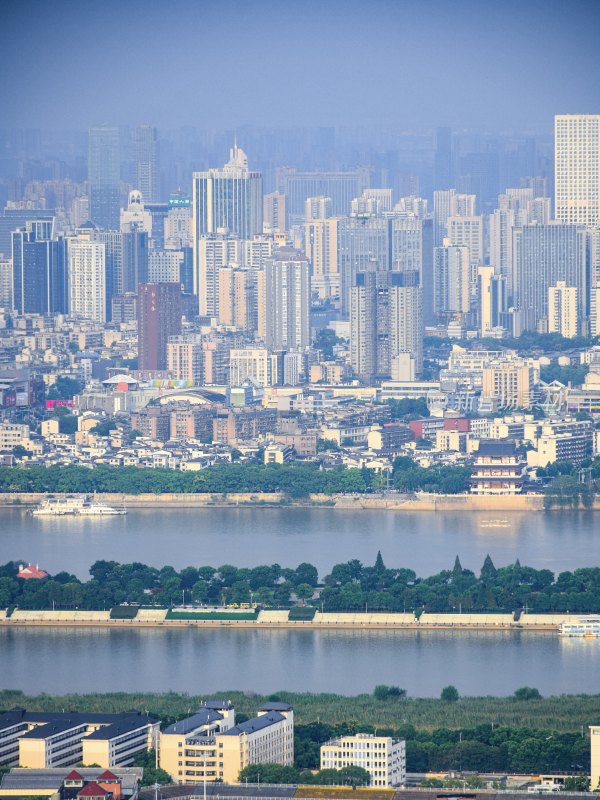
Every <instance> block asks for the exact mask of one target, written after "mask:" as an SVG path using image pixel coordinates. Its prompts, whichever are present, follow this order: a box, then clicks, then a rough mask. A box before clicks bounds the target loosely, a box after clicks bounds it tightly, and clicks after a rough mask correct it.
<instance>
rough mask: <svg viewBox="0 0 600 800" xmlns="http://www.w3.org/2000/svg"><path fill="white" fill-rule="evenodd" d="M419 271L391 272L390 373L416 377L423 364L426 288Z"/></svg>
mask: <svg viewBox="0 0 600 800" xmlns="http://www.w3.org/2000/svg"><path fill="white" fill-rule="evenodd" d="M420 279H421V273H420V272H419V271H416V270H415V271H405V272H401V273H399V274H398V273H389V274H388V281H389V289H388V291H389V300H388V309H389V325H388V330H389V337H390V375H391V376H392V379H393V380H415V378H417V376H418V375H420V373H421V370H422V368H423V290H422V289H421V286H420Z"/></svg>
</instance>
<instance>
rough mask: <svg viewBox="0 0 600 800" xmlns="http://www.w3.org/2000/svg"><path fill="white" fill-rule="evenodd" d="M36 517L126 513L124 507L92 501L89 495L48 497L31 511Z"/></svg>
mask: <svg viewBox="0 0 600 800" xmlns="http://www.w3.org/2000/svg"><path fill="white" fill-rule="evenodd" d="M31 513H32V514H33V516H34V517H63V516H71V517H79V516H82V517H83V516H85V517H92V516H95V517H103V516H114V515H115V514H118V515H122V514H126V513H127V511H126V510H125V509H124V508H114V507H113V506H109V505H106V504H105V503H94V502H91V501H90V499H89V497H88V496H87V495H86V496H84V497H65V498H59V499H56V498H48V499H47V500H43V501H42V502H41V503H40V505H39V506H38V507H37V508H34V509H33V511H32V512H31Z"/></svg>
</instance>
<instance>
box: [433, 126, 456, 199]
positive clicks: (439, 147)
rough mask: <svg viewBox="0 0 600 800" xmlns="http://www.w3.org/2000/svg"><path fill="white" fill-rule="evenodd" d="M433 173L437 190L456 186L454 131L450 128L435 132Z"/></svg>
mask: <svg viewBox="0 0 600 800" xmlns="http://www.w3.org/2000/svg"><path fill="white" fill-rule="evenodd" d="M433 172H434V176H433V179H434V188H435V189H449V188H450V187H451V186H453V185H454V169H453V163H452V131H451V130H450V128H438V129H437V130H436V132H435V153H434V164H433Z"/></svg>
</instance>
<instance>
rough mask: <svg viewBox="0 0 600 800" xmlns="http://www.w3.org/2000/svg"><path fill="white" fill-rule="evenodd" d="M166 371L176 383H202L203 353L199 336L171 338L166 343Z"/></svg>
mask: <svg viewBox="0 0 600 800" xmlns="http://www.w3.org/2000/svg"><path fill="white" fill-rule="evenodd" d="M167 369H168V370H169V372H171V373H172V374H173V376H174V377H175V378H176V380H178V381H191V382H192V383H194V384H200V383H203V379H204V351H203V349H202V339H201V337H200V336H193V335H192V336H171V338H170V339H169V341H168V342H167Z"/></svg>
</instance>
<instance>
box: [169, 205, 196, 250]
mask: <svg viewBox="0 0 600 800" xmlns="http://www.w3.org/2000/svg"><path fill="white" fill-rule="evenodd" d="M164 240H165V249H166V250H181V249H182V248H184V247H191V246H192V200H191V198H190V197H184V196H173V197H170V198H169V210H168V212H167V216H166V219H165V221H164Z"/></svg>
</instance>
